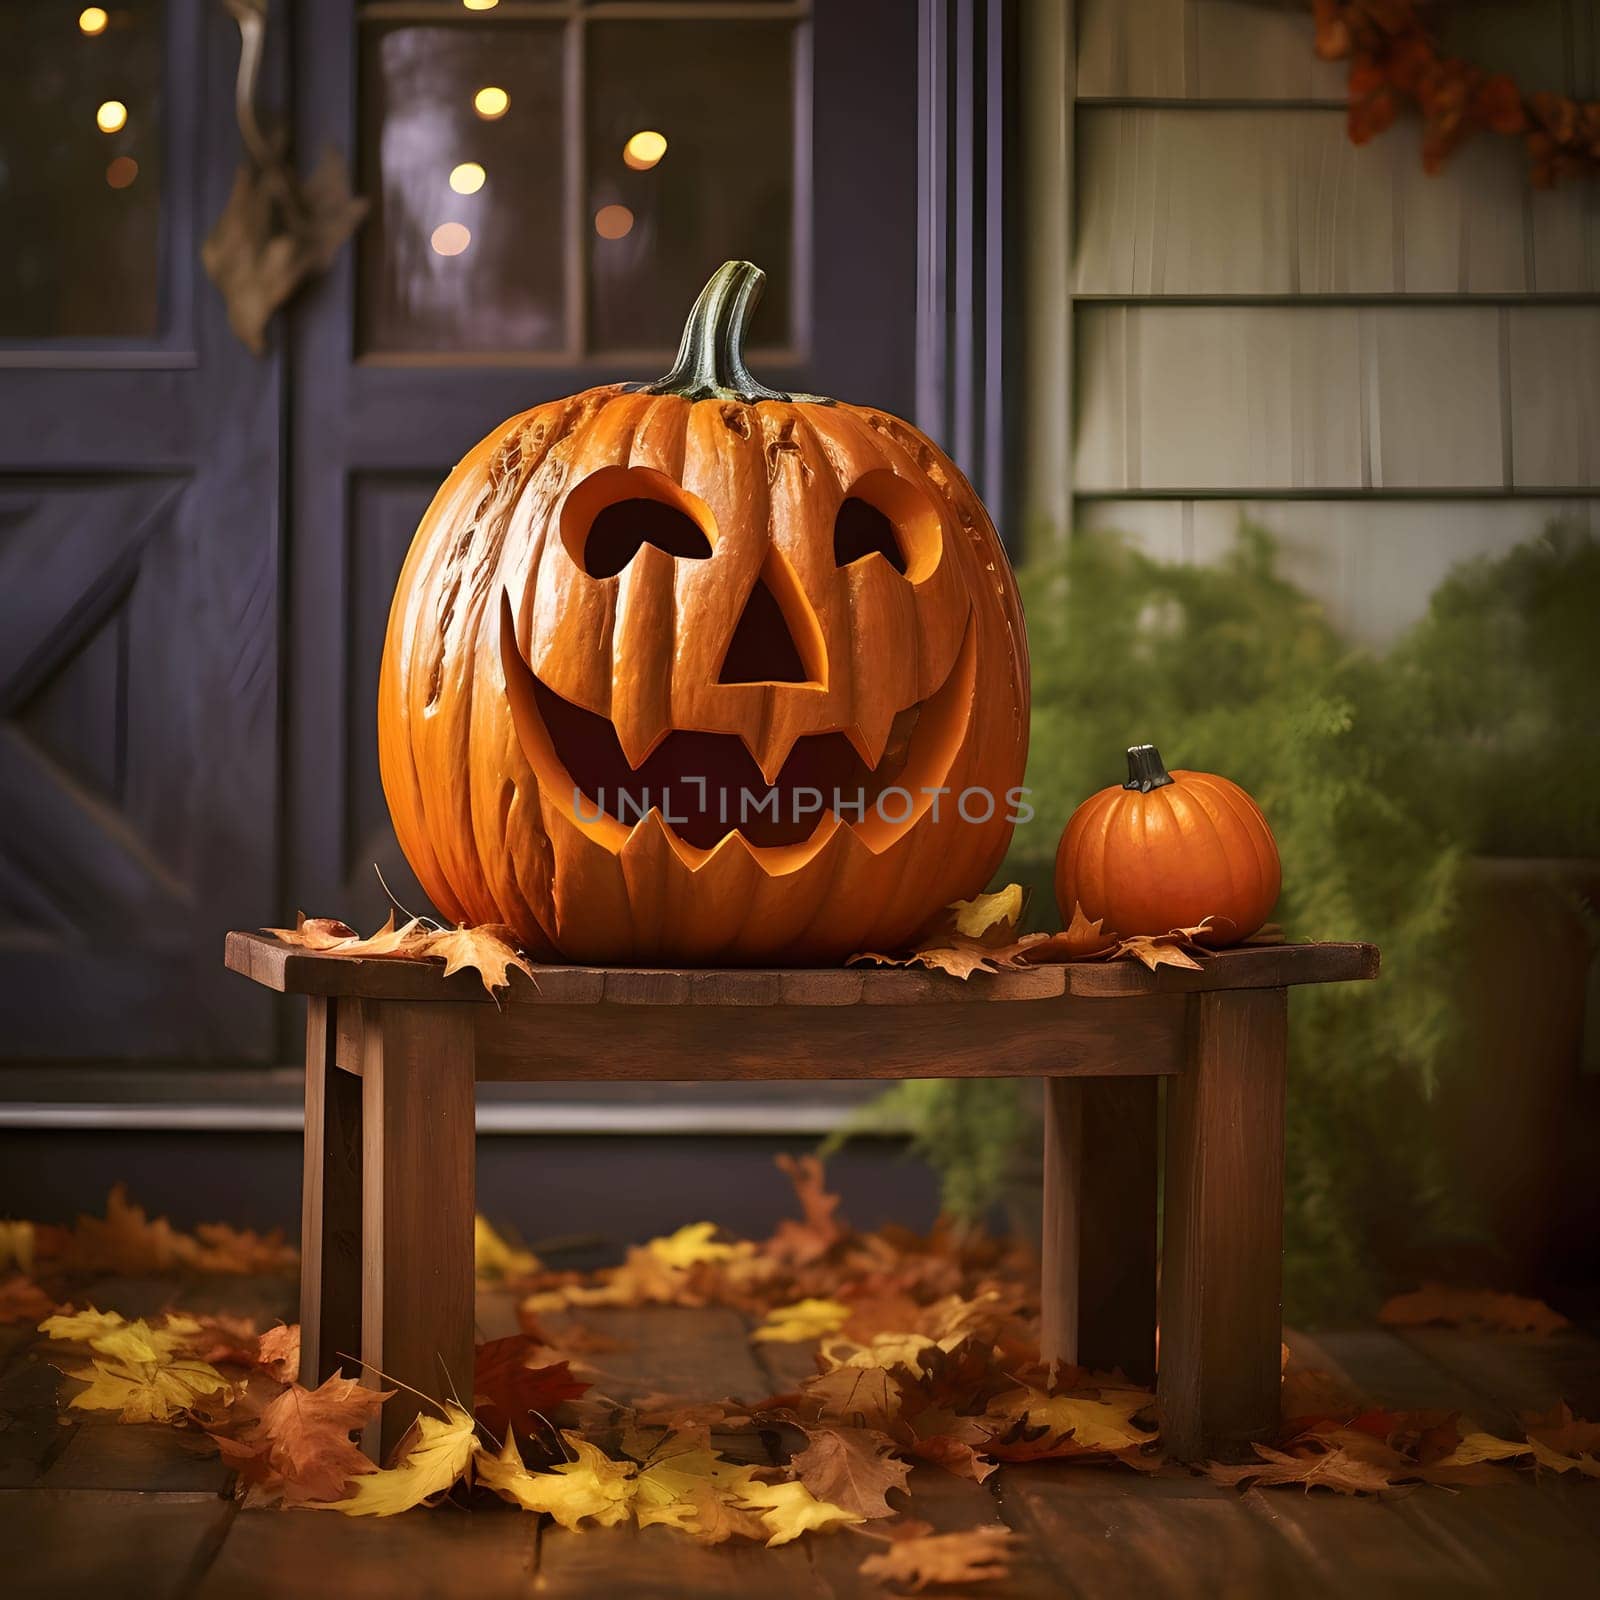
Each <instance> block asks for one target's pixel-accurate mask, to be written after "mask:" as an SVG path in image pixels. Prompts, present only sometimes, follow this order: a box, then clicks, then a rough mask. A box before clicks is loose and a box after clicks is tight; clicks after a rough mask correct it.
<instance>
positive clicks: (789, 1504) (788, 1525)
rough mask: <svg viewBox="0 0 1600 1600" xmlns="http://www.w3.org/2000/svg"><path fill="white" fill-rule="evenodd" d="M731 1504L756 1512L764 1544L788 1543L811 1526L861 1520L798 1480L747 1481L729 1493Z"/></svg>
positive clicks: (770, 1545)
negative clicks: (764, 1537)
mask: <svg viewBox="0 0 1600 1600" xmlns="http://www.w3.org/2000/svg"><path fill="white" fill-rule="evenodd" d="M731 1498H732V1500H733V1502H734V1504H735V1505H740V1506H744V1507H746V1508H748V1509H749V1510H751V1511H754V1512H756V1513H757V1515H758V1516H759V1517H760V1519H761V1525H762V1527H763V1528H765V1529H766V1530H767V1534H768V1538H767V1548H768V1549H769V1550H770V1549H771V1548H772V1547H773V1546H774V1545H779V1544H788V1543H789V1541H790V1540H791V1539H798V1538H799V1537H800V1535H801V1534H802V1533H809V1532H811V1531H812V1529H814V1528H832V1527H835V1526H836V1525H838V1524H840V1523H848V1522H861V1521H862V1520H864V1519H863V1518H861V1517H858V1516H857V1515H856V1514H855V1513H854V1512H853V1511H846V1510H845V1509H844V1507H843V1506H836V1505H830V1504H829V1503H828V1502H827V1501H826V1500H819V1499H817V1497H816V1496H815V1495H814V1494H812V1492H811V1491H810V1490H809V1489H808V1488H806V1486H805V1485H804V1484H803V1483H800V1482H799V1481H798V1480H796V1481H794V1482H790V1483H754V1482H752V1483H748V1484H746V1485H744V1486H743V1487H742V1488H740V1489H739V1490H737V1491H736V1492H735V1493H734V1494H733V1495H732V1496H731Z"/></svg>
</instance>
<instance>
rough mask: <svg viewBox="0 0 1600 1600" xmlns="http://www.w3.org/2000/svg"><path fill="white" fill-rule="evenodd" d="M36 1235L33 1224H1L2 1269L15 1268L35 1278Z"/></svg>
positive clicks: (24, 1274) (0, 1267) (0, 1262)
mask: <svg viewBox="0 0 1600 1600" xmlns="http://www.w3.org/2000/svg"><path fill="white" fill-rule="evenodd" d="M33 1251H34V1233H33V1224H32V1223H31V1222H0V1269H4V1268H6V1267H10V1266H15V1267H16V1268H17V1270H18V1271H19V1272H21V1273H22V1275H23V1276H24V1277H29V1278H31V1277H32V1276H33Z"/></svg>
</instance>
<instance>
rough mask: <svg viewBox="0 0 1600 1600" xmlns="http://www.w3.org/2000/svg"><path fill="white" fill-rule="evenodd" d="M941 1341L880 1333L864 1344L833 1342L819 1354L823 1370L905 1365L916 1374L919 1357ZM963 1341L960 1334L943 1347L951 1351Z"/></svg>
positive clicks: (908, 1334)
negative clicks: (823, 1364)
mask: <svg viewBox="0 0 1600 1600" xmlns="http://www.w3.org/2000/svg"><path fill="white" fill-rule="evenodd" d="M940 1342H941V1341H939V1340H935V1339H930V1338H929V1337H928V1336H927V1335H926V1334H924V1333H877V1334H874V1335H873V1336H872V1338H871V1339H869V1340H868V1341H867V1343H865V1344H856V1343H854V1342H852V1341H851V1340H848V1339H835V1340H831V1341H830V1342H829V1343H827V1344H825V1345H824V1346H823V1347H822V1349H821V1350H820V1351H818V1354H819V1355H820V1356H821V1357H822V1360H823V1362H824V1363H826V1365H825V1366H824V1368H823V1370H824V1371H826V1370H827V1369H828V1368H829V1367H868V1368H871V1367H880V1368H882V1370H883V1371H885V1372H888V1371H889V1370H890V1369H891V1368H894V1367H901V1366H904V1367H910V1368H911V1370H912V1371H913V1372H915V1371H916V1370H917V1357H918V1355H920V1354H921V1352H922V1351H924V1350H929V1349H931V1348H932V1347H933V1346H934V1345H935V1344H937V1343H940ZM960 1342H961V1336H960V1335H959V1334H958V1335H956V1336H955V1337H954V1338H952V1339H947V1340H944V1341H943V1344H944V1345H945V1347H946V1348H951V1347H953V1346H955V1345H957V1344H959V1343H960Z"/></svg>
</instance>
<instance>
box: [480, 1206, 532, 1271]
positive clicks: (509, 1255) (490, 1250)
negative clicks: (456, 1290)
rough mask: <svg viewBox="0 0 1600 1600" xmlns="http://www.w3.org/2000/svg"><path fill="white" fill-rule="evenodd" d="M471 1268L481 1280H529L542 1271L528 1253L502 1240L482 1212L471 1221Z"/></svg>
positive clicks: (529, 1252)
mask: <svg viewBox="0 0 1600 1600" xmlns="http://www.w3.org/2000/svg"><path fill="white" fill-rule="evenodd" d="M472 1266H473V1270H474V1271H475V1272H476V1273H477V1275H478V1276H479V1277H480V1278H531V1277H532V1276H533V1275H534V1273H536V1272H539V1271H541V1270H542V1269H541V1266H540V1262H539V1258H538V1257H537V1256H536V1255H534V1253H533V1252H532V1251H531V1250H522V1249H519V1248H518V1247H517V1246H516V1245H513V1244H511V1243H510V1242H509V1241H508V1240H506V1239H504V1238H502V1237H501V1235H500V1234H498V1233H496V1232H495V1230H494V1228H493V1226H492V1225H491V1224H490V1222H489V1219H488V1218H487V1217H485V1216H484V1215H483V1214H482V1213H481V1212H480V1213H478V1214H477V1215H476V1216H474V1217H473V1219H472Z"/></svg>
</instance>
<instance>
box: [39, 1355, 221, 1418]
mask: <svg viewBox="0 0 1600 1600" xmlns="http://www.w3.org/2000/svg"><path fill="white" fill-rule="evenodd" d="M67 1376H68V1377H69V1378H78V1379H81V1380H83V1381H84V1382H86V1383H87V1384H88V1385H89V1387H88V1388H87V1389H85V1390H84V1391H83V1393H82V1394H76V1395H74V1396H73V1397H72V1400H71V1402H70V1404H71V1405H73V1406H74V1407H76V1408H77V1409H78V1410H80V1411H115V1412H117V1413H118V1414H119V1416H120V1419H121V1420H122V1421H123V1422H171V1421H172V1419H173V1418H174V1417H176V1416H180V1415H182V1414H183V1413H184V1412H187V1411H192V1410H193V1409H194V1408H195V1406H196V1405H198V1404H199V1402H200V1401H201V1400H203V1399H205V1398H206V1396H208V1395H213V1394H224V1395H226V1394H229V1393H231V1392H232V1388H233V1386H232V1385H231V1384H230V1383H229V1382H228V1380H227V1379H226V1378H224V1377H223V1376H222V1374H221V1373H220V1372H218V1371H217V1369H216V1368H215V1367H213V1366H211V1365H210V1364H209V1363H208V1362H205V1361H196V1360H194V1359H193V1358H192V1357H186V1358H184V1359H182V1360H178V1361H166V1360H162V1361H139V1362H122V1361H116V1360H112V1359H109V1358H108V1359H105V1360H99V1359H97V1360H95V1361H93V1362H91V1363H90V1364H89V1365H88V1366H87V1367H80V1368H76V1369H70V1370H68V1371H67Z"/></svg>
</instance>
